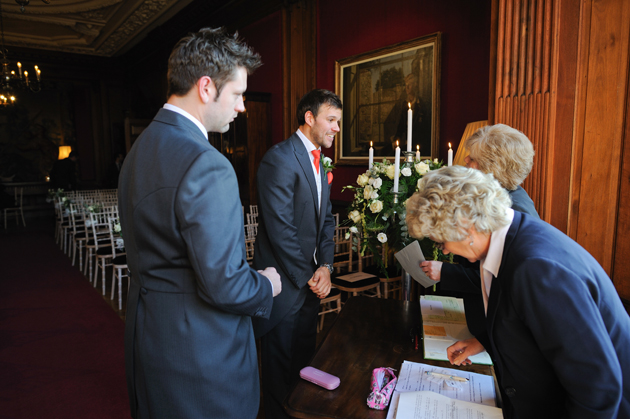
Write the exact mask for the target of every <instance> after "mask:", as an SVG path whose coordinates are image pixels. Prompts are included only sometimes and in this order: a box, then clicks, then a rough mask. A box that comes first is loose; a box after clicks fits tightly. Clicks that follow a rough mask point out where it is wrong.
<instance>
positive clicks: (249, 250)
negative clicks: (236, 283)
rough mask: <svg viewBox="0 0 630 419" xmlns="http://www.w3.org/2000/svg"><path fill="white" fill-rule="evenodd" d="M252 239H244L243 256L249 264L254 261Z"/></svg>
mask: <svg viewBox="0 0 630 419" xmlns="http://www.w3.org/2000/svg"><path fill="white" fill-rule="evenodd" d="M254 241H255V239H245V257H246V258H247V263H249V265H250V266H251V264H252V262H253V261H254Z"/></svg>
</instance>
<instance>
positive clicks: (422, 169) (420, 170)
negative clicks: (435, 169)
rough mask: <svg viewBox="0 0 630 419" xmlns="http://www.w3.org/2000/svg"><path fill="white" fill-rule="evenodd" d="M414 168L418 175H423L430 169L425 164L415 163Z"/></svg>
mask: <svg viewBox="0 0 630 419" xmlns="http://www.w3.org/2000/svg"><path fill="white" fill-rule="evenodd" d="M415 168H416V172H418V174H419V175H424V174H425V173H427V172H428V171H429V170H430V169H431V168H430V167H429V165H428V164H426V163H425V162H420V163H416V165H415Z"/></svg>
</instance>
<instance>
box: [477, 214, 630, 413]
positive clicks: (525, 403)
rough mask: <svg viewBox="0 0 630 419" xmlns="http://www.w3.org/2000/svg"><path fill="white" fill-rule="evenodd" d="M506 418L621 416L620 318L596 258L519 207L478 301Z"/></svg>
mask: <svg viewBox="0 0 630 419" xmlns="http://www.w3.org/2000/svg"><path fill="white" fill-rule="evenodd" d="M487 330H488V336H489V340H490V344H491V345H492V352H493V354H494V356H493V361H494V365H495V371H496V373H497V380H498V384H499V388H500V390H501V393H502V395H503V403H504V410H503V413H504V417H506V418H521V419H529V418H550V419H551V418H554V419H556V418H565V417H566V418H585V419H586V418H589V419H593V418H628V417H630V350H629V348H630V318H629V317H628V314H627V312H626V311H625V309H624V307H623V304H622V303H621V300H620V299H619V296H618V294H617V292H616V290H615V287H614V286H613V284H612V281H611V280H610V278H609V277H608V275H606V272H604V270H603V269H602V267H601V266H600V265H599V264H598V263H597V261H596V260H595V259H594V258H593V257H592V256H591V255H590V254H589V253H588V252H587V251H586V250H584V249H583V248H582V247H581V246H580V245H578V244H577V243H576V242H574V241H573V240H571V239H570V238H569V237H567V236H566V235H565V234H563V233H562V232H560V231H559V230H557V229H555V228H554V227H552V226H550V225H549V224H547V223H545V222H543V221H540V220H536V219H534V218H532V217H530V216H528V215H525V214H521V213H519V212H515V213H514V220H513V222H512V225H511V226H510V228H509V231H508V233H507V236H506V239H505V247H504V250H503V257H502V260H501V267H500V269H499V274H498V276H497V277H496V278H495V279H494V280H493V281H492V286H491V289H490V295H489V300H488V313H487Z"/></svg>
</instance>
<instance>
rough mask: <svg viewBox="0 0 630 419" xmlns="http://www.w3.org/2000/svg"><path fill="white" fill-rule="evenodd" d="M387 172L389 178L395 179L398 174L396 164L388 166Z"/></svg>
mask: <svg viewBox="0 0 630 419" xmlns="http://www.w3.org/2000/svg"><path fill="white" fill-rule="evenodd" d="M385 174H386V175H387V177H388V178H390V179H393V178H394V176H395V175H396V166H395V165H393V164H392V165H391V166H387V168H386V169H385Z"/></svg>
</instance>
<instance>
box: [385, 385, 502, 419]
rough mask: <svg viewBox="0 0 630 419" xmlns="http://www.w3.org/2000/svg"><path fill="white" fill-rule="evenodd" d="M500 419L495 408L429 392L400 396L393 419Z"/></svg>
mask: <svg viewBox="0 0 630 419" xmlns="http://www.w3.org/2000/svg"><path fill="white" fill-rule="evenodd" d="M434 418H444V419H469V418H474V419H502V418H503V413H502V411H501V409H499V408H497V407H491V406H484V405H481V404H476V403H470V402H465V401H462V400H455V399H451V398H449V397H446V396H442V395H440V394H436V393H433V392H431V391H417V392H406V393H402V394H401V395H400V400H399V402H398V409H397V413H396V416H395V419H434Z"/></svg>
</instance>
